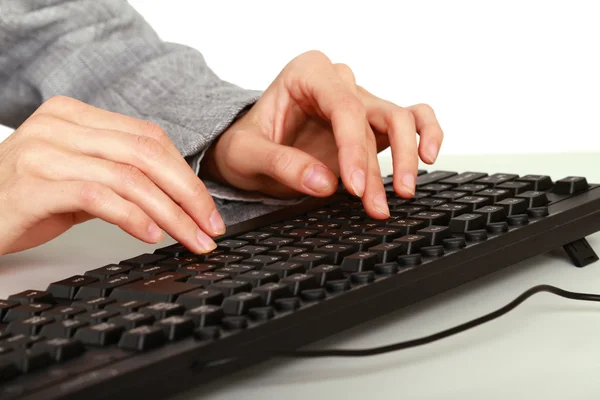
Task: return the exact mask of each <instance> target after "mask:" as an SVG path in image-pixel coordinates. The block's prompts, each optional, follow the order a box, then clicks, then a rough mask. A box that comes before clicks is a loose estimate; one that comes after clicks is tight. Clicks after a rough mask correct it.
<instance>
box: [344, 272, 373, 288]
mask: <svg viewBox="0 0 600 400" xmlns="http://www.w3.org/2000/svg"><path fill="white" fill-rule="evenodd" d="M350 280H351V281H352V282H353V283H355V284H357V285H366V284H367V283H371V282H373V281H374V280H375V273H374V272H373V271H361V272H354V273H352V274H350Z"/></svg>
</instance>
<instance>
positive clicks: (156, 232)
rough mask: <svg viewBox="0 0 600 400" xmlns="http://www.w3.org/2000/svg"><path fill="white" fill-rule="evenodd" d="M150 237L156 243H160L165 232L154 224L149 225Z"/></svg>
mask: <svg viewBox="0 0 600 400" xmlns="http://www.w3.org/2000/svg"><path fill="white" fill-rule="evenodd" d="M148 235H150V239H151V240H152V241H153V242H154V243H158V242H160V241H161V240H162V237H163V232H162V230H161V229H160V228H159V227H158V225H156V224H155V223H154V222H152V223H150V225H148Z"/></svg>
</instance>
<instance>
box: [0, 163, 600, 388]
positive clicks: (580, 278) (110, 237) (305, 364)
mask: <svg viewBox="0 0 600 400" xmlns="http://www.w3.org/2000/svg"><path fill="white" fill-rule="evenodd" d="M599 159H600V154H553V155H531V156H528V155H517V156H486V155H481V156H462V157H461V156H443V155H442V156H441V157H440V159H439V161H438V163H437V164H436V166H435V168H434V169H447V170H455V171H466V170H471V171H485V172H514V173H519V174H527V173H532V174H533V173H544V174H548V175H551V176H552V177H553V178H555V179H560V178H562V177H565V176H568V175H583V176H586V177H588V180H590V181H591V182H595V183H598V182H600V168H598V160H599ZM382 164H383V166H382V169H383V172H384V173H389V172H390V167H391V166H390V162H389V160H388V159H383V160H382ZM32 195H35V194H34V193H32ZM589 241H590V243H591V244H592V246H595V248H596V249H598V250H599V251H600V234H595V235H592V236H590V237H589ZM169 242H170V241H169ZM169 242H167V243H162V244H161V245H160V246H149V245H146V244H143V243H141V242H138V241H137V240H135V239H133V238H131V237H129V236H128V235H126V234H125V233H123V232H121V231H120V230H119V229H118V228H116V227H113V226H111V225H108V224H106V223H103V222H100V221H91V222H88V223H85V224H83V225H81V226H78V227H76V228H74V229H72V230H71V231H69V232H67V233H66V234H64V235H63V236H61V237H60V238H58V239H56V240H54V241H52V242H50V243H49V244H46V245H44V246H40V247H38V248H36V249H33V250H30V251H26V252H22V253H20V254H15V255H8V256H2V257H0V298H5V297H6V296H8V295H10V294H12V293H17V292H19V291H21V290H25V289H45V288H46V287H47V285H48V283H50V282H53V281H56V280H59V279H60V278H66V277H68V276H71V275H74V274H78V273H83V272H84V271H86V270H89V269H92V268H95V267H99V266H102V265H105V264H108V263H110V262H114V261H118V260H122V259H125V258H129V257H131V256H135V255H138V254H141V253H144V252H151V251H153V250H154V248H155V247H162V246H164V245H166V244H168V243H169ZM542 283H546V284H552V285H556V286H559V287H562V288H564V289H567V290H574V291H584V292H596V293H600V263H596V264H592V265H590V266H588V267H587V268H583V269H579V268H575V267H573V266H572V265H571V264H570V263H569V261H568V260H567V259H566V258H565V256H563V255H562V254H561V253H560V252H557V253H556V254H548V255H544V256H540V257H536V258H533V259H530V260H527V261H524V262H522V263H520V264H518V265H516V266H514V267H511V268H509V269H507V270H504V271H501V272H499V273H497V274H495V275H493V276H489V277H487V278H484V279H481V280H478V281H476V282H473V283H471V284H468V285H465V286H463V287H461V288H459V289H456V290H452V291H450V292H447V293H445V294H443V295H440V296H437V297H435V298H432V299H430V300H427V301H424V302H422V303H419V304H417V305H415V306H412V307H410V308H407V309H404V310H399V311H397V312H396V313H393V314H391V315H388V316H386V317H383V318H380V319H378V320H376V321H374V322H369V323H368V324H365V325H364V326H359V327H357V328H355V329H353V330H350V331H346V332H344V333H341V334H338V335H336V336H335V337H331V338H329V339H327V340H324V341H322V342H320V343H317V344H315V345H314V346H313V347H320V348H325V347H336V348H361V347H373V346H378V345H382V344H387V343H391V342H397V341H402V340H407V339H412V338H416V337H420V336H424V335H427V334H430V333H433V332H437V331H439V330H442V329H446V328H448V327H451V326H454V325H457V324H459V323H462V322H464V321H466V320H470V319H472V318H475V317H478V316H480V315H482V314H485V313H488V312H490V311H492V310H494V309H496V308H499V307H500V306H503V305H504V304H506V303H507V302H509V301H511V300H512V299H513V298H515V297H516V296H517V295H519V294H520V293H521V292H523V291H525V290H526V289H528V288H530V287H531V286H535V285H538V284H542ZM599 369H600V304H593V303H584V302H575V301H572V300H567V299H562V298H558V297H555V296H553V295H550V294H545V293H543V294H538V295H536V296H535V297H533V298H531V299H529V300H528V301H527V302H525V303H524V304H523V305H521V306H520V307H518V308H517V309H516V310H514V311H512V312H511V313H510V314H508V315H507V316H504V317H502V318H500V319H499V320H496V321H492V322H489V323H487V324H485V325H483V326H481V327H478V328H474V329H473V330H470V331H468V332H465V333H461V334H458V335H456V336H454V337H451V338H447V339H444V340H442V341H439V342H436V343H433V344H429V345H426V346H422V347H419V348H415V349H409V350H404V351H401V352H396V353H391V354H386V355H380V356H376V357H371V358H356V359H335V358H327V359H311V360H274V361H271V362H268V363H265V364H262V365H259V366H257V367H254V368H251V369H247V370H244V371H242V372H240V373H237V374H235V375H232V376H230V377H227V378H225V379H224V380H223V381H220V382H216V383H213V384H211V385H208V386H204V387H202V388H199V389H198V390H195V391H193V392H190V393H186V394H185V395H181V396H178V398H179V399H186V400H192V399H203V400H222V399H245V400H252V399H280V398H285V399H288V400H291V399H303V400H305V399H307V398H316V399H321V398H322V399H345V400H350V399H361V400H363V399H365V398H372V399H503V400H504V399H538V398H540V399H541V398H544V399H566V398H568V399H598V398H600V381H599V380H598V376H599V375H598V372H599Z"/></svg>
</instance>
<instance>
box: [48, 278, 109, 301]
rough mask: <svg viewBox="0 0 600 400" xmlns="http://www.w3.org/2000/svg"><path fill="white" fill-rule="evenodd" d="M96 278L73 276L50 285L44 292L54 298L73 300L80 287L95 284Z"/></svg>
mask: <svg viewBox="0 0 600 400" xmlns="http://www.w3.org/2000/svg"><path fill="white" fill-rule="evenodd" d="M97 281H98V278H94V277H92V276H83V275H75V276H72V277H70V278H67V279H63V280H61V281H58V282H54V283H51V284H50V285H49V286H48V289H46V291H47V292H48V293H51V294H52V296H53V297H54V298H57V299H66V300H73V299H74V298H75V294H76V293H77V291H78V290H79V289H80V288H81V287H82V286H86V285H89V284H91V283H94V282H97Z"/></svg>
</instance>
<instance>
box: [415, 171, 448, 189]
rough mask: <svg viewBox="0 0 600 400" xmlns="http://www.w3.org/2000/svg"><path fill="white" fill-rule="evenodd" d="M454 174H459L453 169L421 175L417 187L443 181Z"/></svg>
mask: <svg viewBox="0 0 600 400" xmlns="http://www.w3.org/2000/svg"><path fill="white" fill-rule="evenodd" d="M454 175H457V173H456V172H451V171H433V172H430V173H427V174H425V175H420V176H418V177H417V187H420V186H425V185H428V184H430V183H434V182H437V181H441V180H442V179H446V178H449V177H451V176H454Z"/></svg>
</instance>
